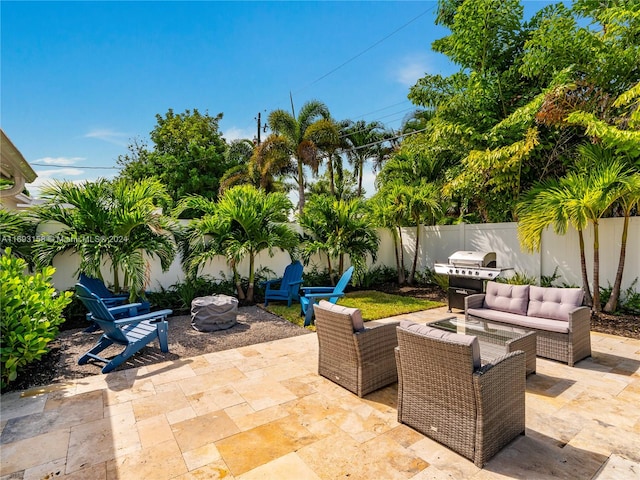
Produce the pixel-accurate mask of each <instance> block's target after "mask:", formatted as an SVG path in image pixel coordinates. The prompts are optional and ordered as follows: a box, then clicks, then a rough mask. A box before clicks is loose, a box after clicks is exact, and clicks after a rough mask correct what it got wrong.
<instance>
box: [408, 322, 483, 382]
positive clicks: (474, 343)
mask: <svg viewBox="0 0 640 480" xmlns="http://www.w3.org/2000/svg"><path fill="white" fill-rule="evenodd" d="M400 328H402V329H404V330H407V331H409V332H413V333H417V334H418V335H423V336H425V337H429V338H438V339H441V340H444V341H446V342H451V343H457V344H459V345H469V346H471V355H472V356H473V368H474V370H475V369H477V368H480V367H481V366H482V362H481V360H480V344H479V343H478V337H475V336H473V335H464V334H462V333H453V332H447V331H446V330H440V329H439V328H433V327H430V326H429V325H424V324H422V323H415V322H412V321H411V320H401V321H400Z"/></svg>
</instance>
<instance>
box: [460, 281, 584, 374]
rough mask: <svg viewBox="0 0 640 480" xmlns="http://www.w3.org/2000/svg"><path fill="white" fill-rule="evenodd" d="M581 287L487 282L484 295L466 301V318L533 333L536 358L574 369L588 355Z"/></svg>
mask: <svg viewBox="0 0 640 480" xmlns="http://www.w3.org/2000/svg"><path fill="white" fill-rule="evenodd" d="M583 296H584V292H583V291H582V289H580V288H551V287H547V288H545V287H537V286H534V285H509V284H505V283H497V282H487V288H486V293H481V294H475V295H469V296H468V297H466V298H465V309H464V311H465V318H466V319H467V320H476V321H486V322H491V323H496V324H502V325H512V326H515V327H520V328H525V329H530V330H533V331H535V332H536V335H537V345H536V352H537V355H538V356H539V357H544V358H550V359H553V360H559V361H561V362H566V363H567V364H568V365H569V366H573V365H574V364H575V363H576V362H578V361H579V360H582V359H583V358H586V357H589V356H590V355H591V336H590V330H591V323H590V322H591V311H590V309H589V308H588V307H584V306H582V301H583Z"/></svg>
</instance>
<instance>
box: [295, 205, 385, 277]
mask: <svg viewBox="0 0 640 480" xmlns="http://www.w3.org/2000/svg"><path fill="white" fill-rule="evenodd" d="M298 221H299V223H300V226H302V228H303V230H304V236H303V243H302V246H301V248H302V254H303V256H304V258H305V261H306V262H308V261H309V258H310V257H311V256H312V255H313V254H316V253H320V252H322V253H324V254H326V256H327V265H328V269H329V277H330V278H331V282H332V284H335V278H336V276H340V275H342V273H343V272H344V267H345V256H347V255H348V256H349V260H350V262H351V265H353V266H354V268H355V275H356V278H358V276H361V275H362V274H363V272H364V271H365V268H366V259H367V257H368V256H371V258H372V260H373V261H375V260H376V258H377V253H378V243H379V238H378V235H377V234H376V231H375V229H374V228H373V227H372V226H371V223H372V222H371V219H370V218H369V213H368V209H367V208H366V204H365V202H363V201H362V200H361V199H354V200H348V201H345V200H337V199H335V198H331V197H329V196H326V195H316V196H313V197H311V198H310V199H309V203H308V205H307V208H306V209H305V211H304V212H303V214H302V215H300V216H299V218H298ZM333 259H337V261H338V268H337V272H336V271H334V268H333V264H332V260H333Z"/></svg>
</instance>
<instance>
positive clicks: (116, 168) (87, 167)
mask: <svg viewBox="0 0 640 480" xmlns="http://www.w3.org/2000/svg"><path fill="white" fill-rule="evenodd" d="M29 165H35V166H37V167H48V168H81V169H83V170H87V169H92V170H120V168H119V167H89V166H86V167H85V166H81V165H49V164H48V163H30V164H29Z"/></svg>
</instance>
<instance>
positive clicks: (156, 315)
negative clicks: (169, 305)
mask: <svg viewBox="0 0 640 480" xmlns="http://www.w3.org/2000/svg"><path fill="white" fill-rule="evenodd" d="M172 313H173V310H169V309H167V310H158V311H157V312H150V313H145V314H144V315H136V316H135V317H128V318H121V319H117V320H116V321H115V322H114V323H115V324H116V325H128V324H130V323H140V322H142V321H144V320H156V319H163V320H164V319H165V318H167V317H168V316H169V315H171V314H172Z"/></svg>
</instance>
